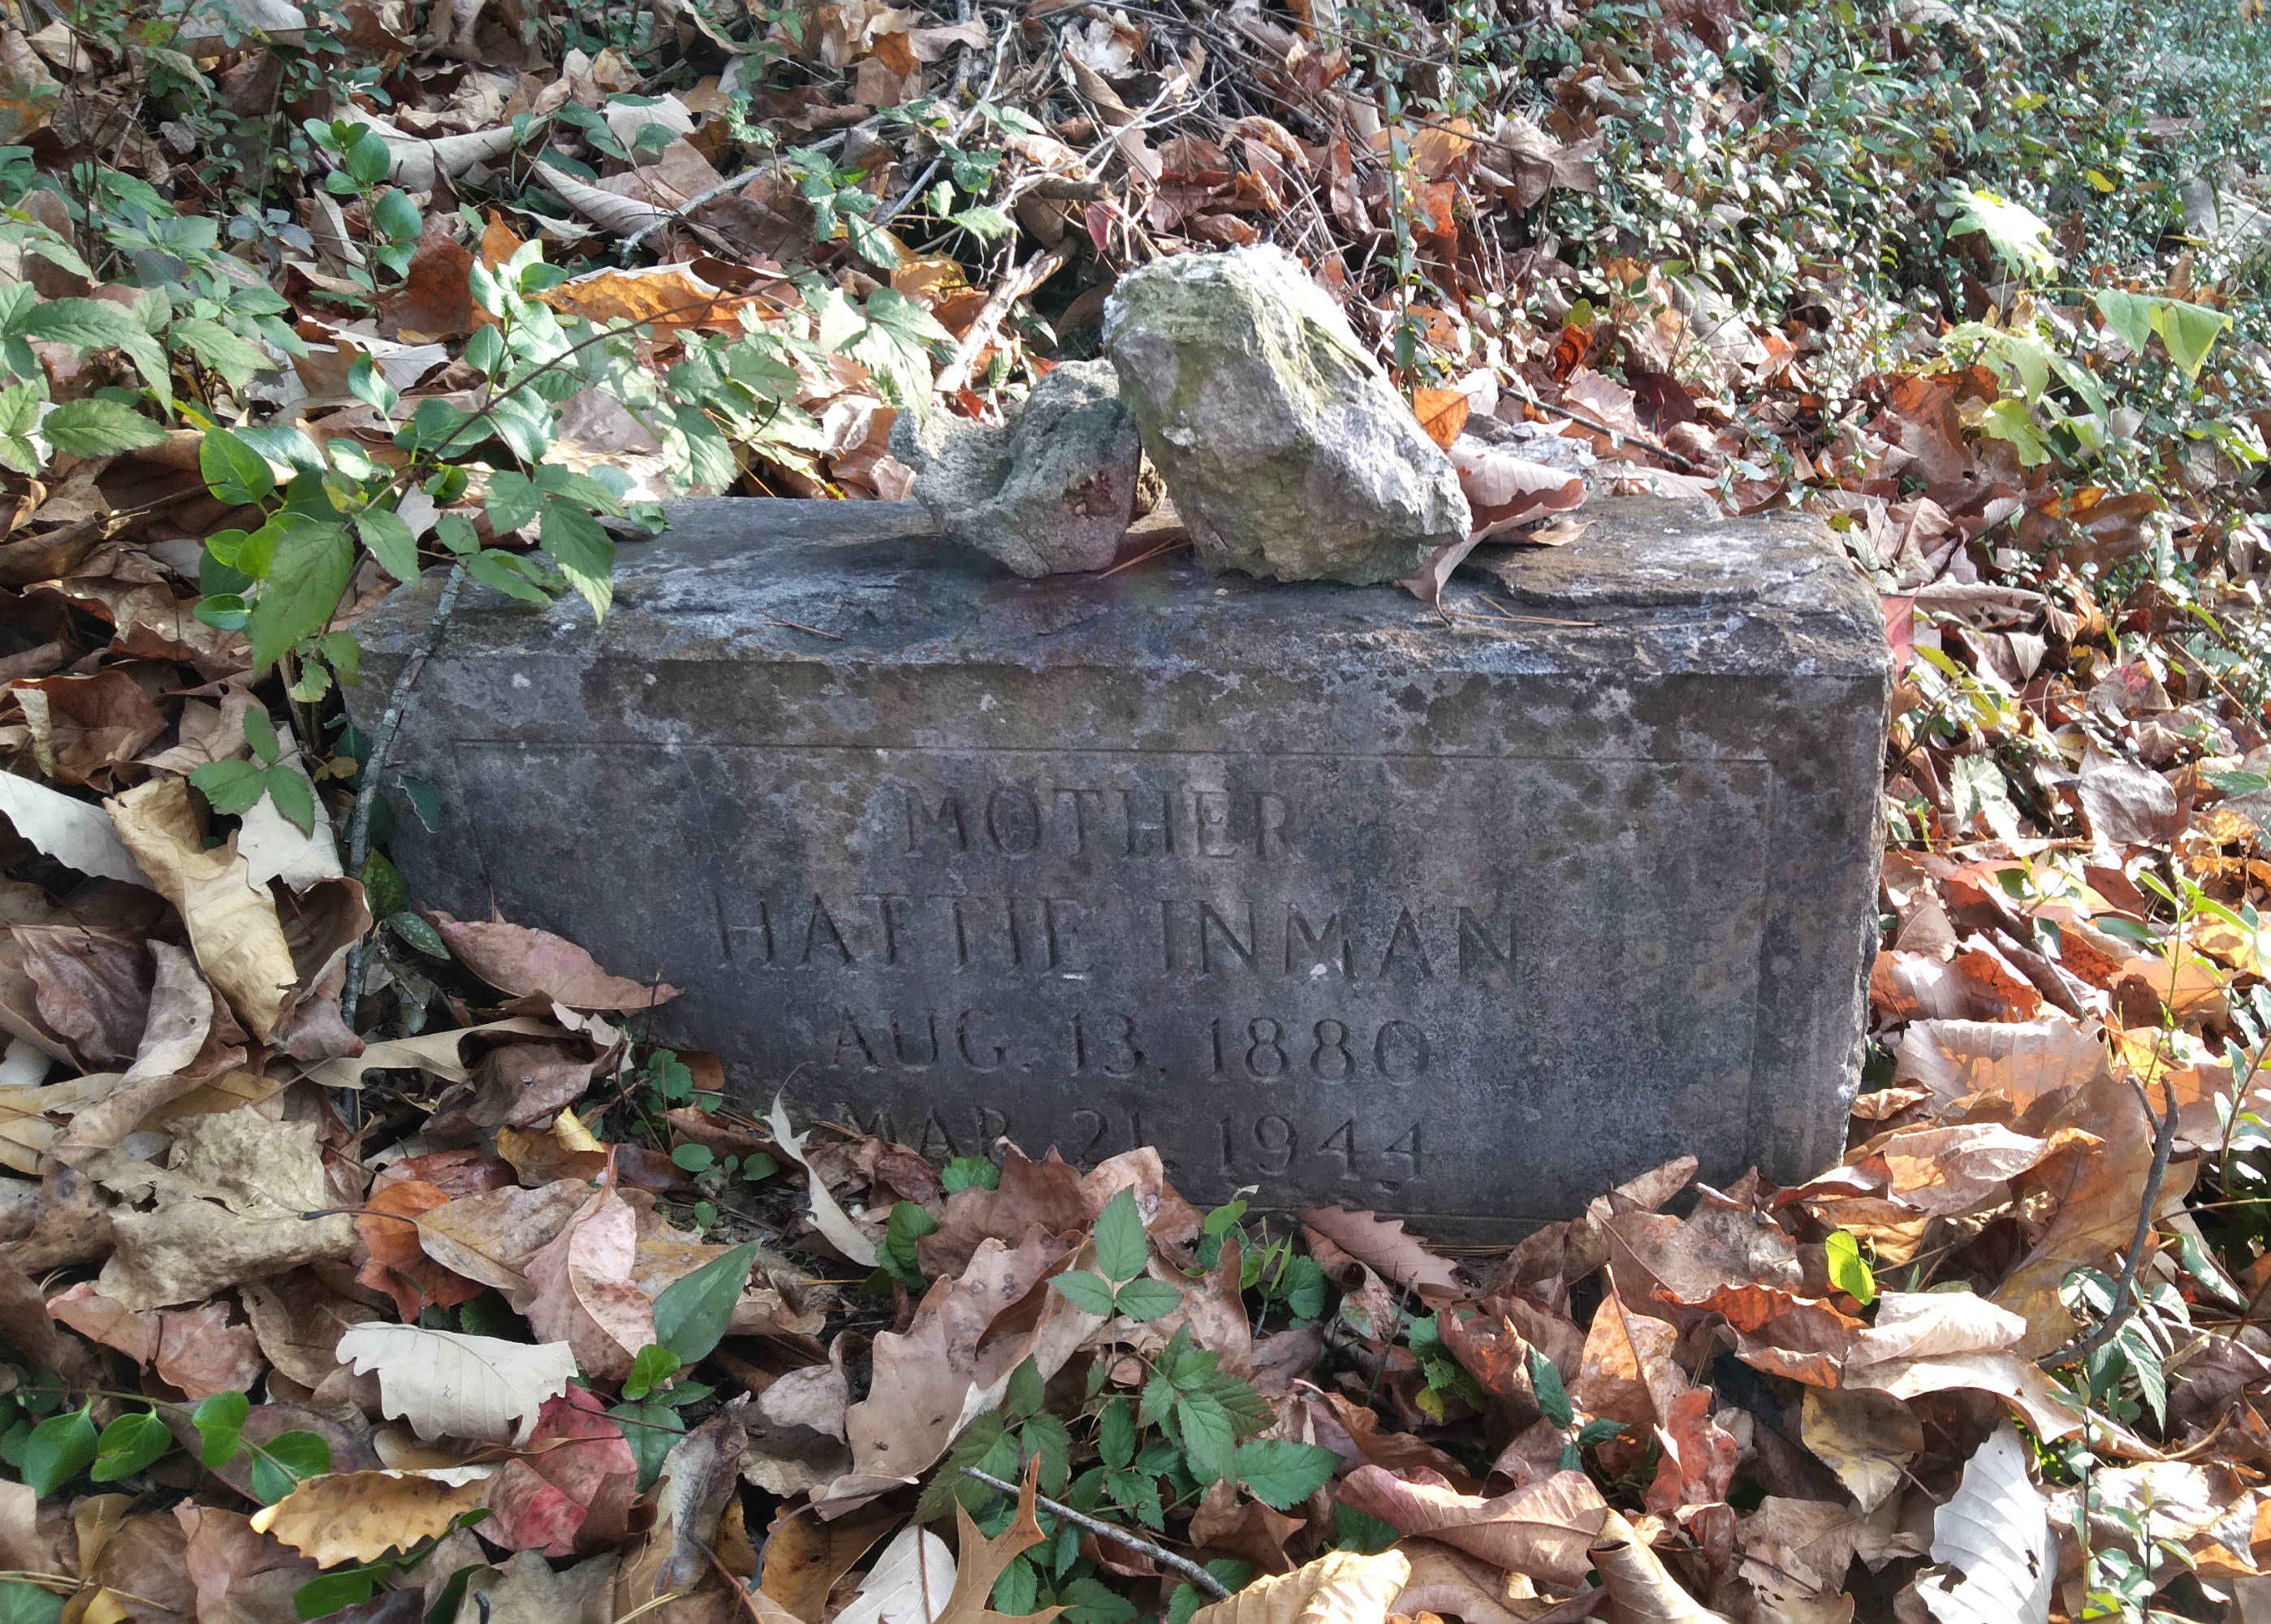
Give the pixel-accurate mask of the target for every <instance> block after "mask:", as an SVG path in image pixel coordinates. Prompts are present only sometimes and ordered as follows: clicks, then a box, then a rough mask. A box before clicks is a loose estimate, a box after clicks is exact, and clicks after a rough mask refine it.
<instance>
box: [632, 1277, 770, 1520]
mask: <svg viewBox="0 0 2271 1624" xmlns="http://www.w3.org/2000/svg"><path fill="white" fill-rule="evenodd" d="M756 1263H757V1245H756V1242H755V1241H749V1242H747V1243H745V1244H743V1245H741V1246H737V1247H735V1248H733V1250H731V1251H729V1252H724V1253H721V1254H719V1255H718V1256H716V1257H713V1258H711V1260H710V1261H709V1262H708V1263H704V1264H703V1265H702V1266H701V1267H700V1268H699V1269H696V1270H693V1271H692V1272H691V1273H689V1274H687V1275H684V1276H681V1278H678V1279H676V1280H674V1281H672V1282H671V1283H670V1284H669V1285H666V1286H665V1287H663V1288H662V1290H661V1291H660V1292H658V1293H657V1294H656V1296H655V1300H654V1336H655V1339H654V1341H653V1342H652V1344H650V1345H648V1346H646V1347H644V1348H641V1349H640V1350H639V1351H638V1352H637V1354H636V1355H635V1356H634V1357H633V1359H632V1361H631V1373H630V1375H629V1377H628V1378H627V1379H626V1380H625V1381H624V1382H623V1387H622V1400H623V1402H622V1403H620V1404H615V1405H614V1407H612V1408H611V1409H609V1410H608V1412H607V1413H608V1414H609V1415H610V1416H612V1417H614V1420H615V1424H616V1425H617V1426H618V1427H620V1428H622V1434H623V1437H624V1439H625V1440H626V1441H628V1442H629V1444H630V1447H631V1456H632V1458H633V1459H634V1460H636V1461H637V1463H638V1470H639V1487H640V1488H641V1490H643V1491H644V1489H645V1488H647V1487H648V1486H651V1485H652V1483H653V1481H654V1479H655V1475H656V1474H657V1473H658V1472H659V1471H661V1470H662V1463H663V1458H664V1456H667V1455H668V1454H669V1453H670V1446H671V1444H672V1442H673V1441H675V1440H676V1439H677V1438H678V1437H679V1435H680V1434H683V1433H684V1432H685V1430H686V1421H685V1419H684V1418H683V1417H682V1416H681V1415H680V1414H679V1412H680V1411H681V1410H682V1409H684V1408H685V1407H686V1406H687V1405H689V1404H696V1403H699V1402H700V1401H701V1400H703V1399H705V1398H707V1397H710V1396H711V1392H712V1391H714V1389H711V1387H710V1386H709V1385H708V1384H707V1383H705V1382H681V1381H679V1380H677V1376H678V1373H679V1372H680V1371H681V1370H685V1369H689V1368H690V1367H693V1366H695V1365H696V1364H699V1363H700V1362H701V1361H702V1360H704V1359H705V1358H707V1357H708V1356H709V1353H710V1351H711V1349H713V1348H715V1347H716V1346H717V1345H718V1344H719V1341H720V1340H721V1339H722V1338H723V1337H725V1335H726V1327H727V1326H728V1325H730V1324H731V1323H733V1305H734V1304H736V1303H738V1302H739V1301H740V1300H741V1289H742V1287H744V1286H746V1285H748V1283H749V1273H750V1271H751V1270H753V1269H755V1268H756Z"/></svg>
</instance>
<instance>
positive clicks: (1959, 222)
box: [1947, 182, 2059, 279]
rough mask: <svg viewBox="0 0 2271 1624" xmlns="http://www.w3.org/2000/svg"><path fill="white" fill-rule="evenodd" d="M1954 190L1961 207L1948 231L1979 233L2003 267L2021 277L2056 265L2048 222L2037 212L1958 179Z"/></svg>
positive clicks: (2044, 271)
mask: <svg viewBox="0 0 2271 1624" xmlns="http://www.w3.org/2000/svg"><path fill="white" fill-rule="evenodd" d="M1954 193H1955V200H1956V202H1957V203H1958V204H1959V205H1962V209H1961V212H1959V213H1958V214H1957V215H1956V217H1955V224H1954V225H1952V226H1950V227H1948V228H1947V235H1950V236H1952V237H1960V236H1962V235H1965V234H1966V233H1968V232H1974V231H1976V232H1978V233H1980V234H1981V235H1984V236H1985V237H1986V239H1987V246H1988V247H1989V248H1991V249H1992V250H1995V257H1997V258H1999V259H2000V260H2001V261H2002V262H2003V264H2004V268H2005V269H2007V270H2008V271H2009V272H2011V274H2012V275H2013V276H2015V277H2019V278H2021V279H2024V278H2025V277H2026V276H2027V275H2028V274H2029V272H2033V273H2036V274H2039V275H2047V274H2049V273H2050V272H2053V271H2055V270H2057V269H2058V263H2059V262H2058V256H2057V255H2056V254H2053V253H2052V252H2051V246H2050V243H2051V227H2050V222H2049V221H2047V220H2044V219H2043V217H2042V216H2041V215H2039V214H2036V212H2034V211H2033V210H2032V209H2029V208H2028V207H2027V206H2026V205H2024V204H2020V203H2013V202H2011V201H2010V200H2009V199H2008V198H2007V197H1999V196H1998V195H1996V194H1995V193H1993V192H1992V191H1977V190H1973V189H1972V188H1971V187H1969V186H1967V185H1964V184H1962V183H1961V182H1959V183H1956V185H1955V188H1954Z"/></svg>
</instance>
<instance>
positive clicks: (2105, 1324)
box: [2074, 1076, 2177, 1360]
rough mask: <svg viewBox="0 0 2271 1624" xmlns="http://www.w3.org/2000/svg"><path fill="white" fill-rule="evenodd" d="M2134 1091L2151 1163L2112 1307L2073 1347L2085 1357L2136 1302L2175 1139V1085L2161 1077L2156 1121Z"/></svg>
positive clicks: (2147, 1102)
mask: <svg viewBox="0 0 2271 1624" xmlns="http://www.w3.org/2000/svg"><path fill="white" fill-rule="evenodd" d="M2131 1086H2132V1087H2133V1088H2135V1089H2136V1091H2137V1105H2138V1107H2139V1109H2141V1110H2142V1111H2143V1112H2144V1113H2145V1120H2146V1121H2148V1122H2152V1123H2153V1128H2154V1132H2153V1166H2152V1171H2151V1172H2149V1173H2147V1174H2146V1175H2145V1194H2144V1198H2143V1199H2142V1200H2141V1202H2140V1203H2138V1207H2137V1230H2136V1233H2134V1234H2133V1235H2132V1236H2131V1237H2130V1239H2129V1255H2128V1256H2126V1257H2125V1258H2123V1259H2122V1260H2121V1278H2119V1279H2118V1280H2116V1281H2115V1282H2114V1283H2113V1307H2112V1309H2111V1311H2110V1312H2109V1313H2108V1314H2107V1315H2106V1316H2105V1317H2104V1318H2103V1320H2100V1321H2099V1322H2098V1323H2097V1329H2096V1330H2093V1331H2091V1332H2090V1333H2089V1336H2087V1337H2083V1338H2082V1340H2081V1345H2080V1346H2079V1347H2077V1348H2076V1349H2075V1350H2074V1352H2075V1356H2076V1357H2078V1358H2081V1359H2084V1360H2087V1359H2088V1358H2089V1356H2090V1355H2091V1354H2092V1353H2095V1352H2097V1350H2098V1349H2100V1348H2102V1347H2103V1346H2104V1345H2106V1344H2107V1343H2108V1342H2111V1340H2112V1339H2113V1334H2114V1333H2115V1332H2116V1331H2118V1330H2120V1329H2121V1327H2122V1324H2123V1322H2125V1321H2126V1320H2127V1319H2128V1317H2129V1311H2130V1309H2132V1308H2133V1307H2135V1306H2136V1301H2137V1295H2136V1286H2137V1264H2138V1262H2139V1260H2140V1259H2141V1258H2142V1257H2143V1256H2144V1255H2145V1246H2146V1243H2147V1242H2148V1241H2149V1240H2151V1239H2152V1237H2153V1218H2154V1209H2155V1208H2156V1207H2158V1206H2159V1205H2160V1204H2161V1181H2162V1180H2163V1178H2164V1177H2166V1176H2167V1174H2168V1171H2169V1153H2170V1151H2172V1150H2174V1149H2175V1148H2176V1143H2177V1086H2176V1084H2173V1083H2171V1082H2170V1081H2169V1079H2168V1078H2166V1077H2165V1076H2164V1077H2163V1078H2162V1079H2161V1102H2162V1104H2163V1106H2165V1107H2166V1111H2165V1114H2163V1116H2162V1117H2161V1118H2160V1119H2159V1120H2158V1121H2155V1120H2154V1116H2153V1102H2152V1099H2150V1098H2149V1097H2148V1095H2147V1094H2146V1092H2145V1088H2144V1085H2143V1084H2131Z"/></svg>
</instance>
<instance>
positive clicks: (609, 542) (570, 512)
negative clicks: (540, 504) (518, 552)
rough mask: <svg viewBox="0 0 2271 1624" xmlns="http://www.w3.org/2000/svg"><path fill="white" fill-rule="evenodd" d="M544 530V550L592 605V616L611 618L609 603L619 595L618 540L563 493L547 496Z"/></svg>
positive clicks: (597, 618)
mask: <svg viewBox="0 0 2271 1624" xmlns="http://www.w3.org/2000/svg"><path fill="white" fill-rule="evenodd" d="M542 533H543V540H544V550H545V551H546V552H547V553H549V554H551V555H552V558H553V562H555V563H557V564H558V565H559V566H560V568H561V570H562V571H563V572H565V573H566V575H567V577H568V580H569V583H570V585H572V586H574V587H575V589H576V590H577V592H580V593H582V594H583V597H584V601H585V602H586V603H588V604H590V605H591V606H592V618H593V619H594V620H602V621H603V620H605V619H607V606H608V604H610V603H611V602H613V601H614V595H615V586H614V572H615V544H614V540H613V539H612V538H611V537H609V536H608V534H607V532H606V531H605V530H604V529H602V528H601V527H600V525H599V520H598V519H596V518H592V516H591V515H590V514H589V513H587V512H585V510H583V509H582V508H580V507H578V506H577V505H576V503H573V502H570V501H568V500H566V499H565V498H563V497H560V496H547V497H546V498H545V500H544V524H543V531H542Z"/></svg>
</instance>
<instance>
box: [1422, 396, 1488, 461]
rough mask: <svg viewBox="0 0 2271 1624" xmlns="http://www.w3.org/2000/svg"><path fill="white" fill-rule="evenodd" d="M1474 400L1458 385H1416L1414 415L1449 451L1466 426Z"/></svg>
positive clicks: (1436, 441) (1434, 440) (1430, 437)
mask: <svg viewBox="0 0 2271 1624" xmlns="http://www.w3.org/2000/svg"><path fill="white" fill-rule="evenodd" d="M1472 409H1473V403H1472V402H1471V401H1470V400H1469V399H1467V397H1466V396H1465V395H1463V394H1462V393H1461V392H1459V391H1457V390H1456V389H1415V390H1413V391H1411V415H1412V416H1414V417H1416V418H1418V420H1419V427H1420V428H1423V429H1425V430H1426V434H1427V437H1428V438H1429V439H1430V440H1433V442H1434V443H1436V444H1438V445H1440V446H1441V447H1442V448H1443V449H1444V450H1445V451H1449V450H1450V449H1451V443H1452V442H1453V441H1454V440H1456V439H1457V438H1458V437H1459V430H1460V429H1462V428H1465V427H1466V423H1467V413H1468V412H1469V411H1471V410H1472Z"/></svg>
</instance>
